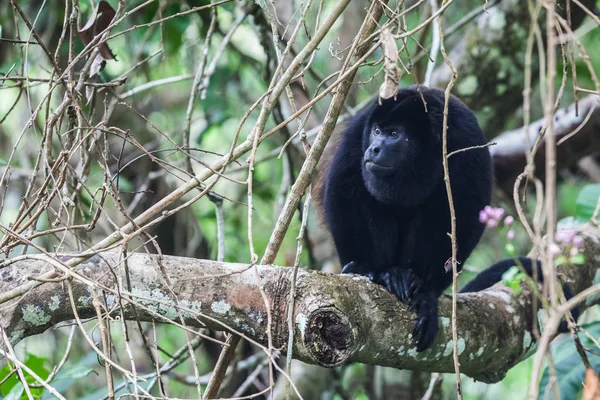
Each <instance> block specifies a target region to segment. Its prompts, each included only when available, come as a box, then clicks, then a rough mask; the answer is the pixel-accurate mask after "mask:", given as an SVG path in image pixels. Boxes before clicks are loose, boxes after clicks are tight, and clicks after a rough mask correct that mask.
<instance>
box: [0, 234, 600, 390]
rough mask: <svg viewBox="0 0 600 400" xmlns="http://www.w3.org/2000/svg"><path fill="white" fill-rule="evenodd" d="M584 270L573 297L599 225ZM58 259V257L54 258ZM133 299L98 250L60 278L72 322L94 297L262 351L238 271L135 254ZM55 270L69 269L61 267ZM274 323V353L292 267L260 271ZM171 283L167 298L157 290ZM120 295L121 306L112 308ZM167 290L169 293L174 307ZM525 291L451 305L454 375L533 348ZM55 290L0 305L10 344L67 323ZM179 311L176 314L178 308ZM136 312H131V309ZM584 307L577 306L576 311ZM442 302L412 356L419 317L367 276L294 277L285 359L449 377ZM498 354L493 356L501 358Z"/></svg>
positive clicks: (13, 267) (16, 265)
mask: <svg viewBox="0 0 600 400" xmlns="http://www.w3.org/2000/svg"><path fill="white" fill-rule="evenodd" d="M581 234H582V235H583V236H584V237H586V246H585V254H586V256H587V257H586V258H587V260H589V262H588V263H587V264H586V265H583V266H576V268H575V267H572V266H566V267H565V268H564V269H563V270H562V271H561V272H562V273H564V275H565V277H566V279H567V280H568V281H569V284H570V285H571V287H572V289H573V290H574V291H575V292H580V291H581V290H583V289H585V288H588V287H590V286H591V285H592V284H594V283H598V282H595V281H594V276H595V274H596V271H599V270H600V260H599V259H598V258H597V257H594V256H593V254H599V253H600V240H599V238H600V228H599V227H597V226H592V225H589V226H586V227H585V228H584V229H583V230H582V232H581ZM63 261H64V260H63ZM59 263H60V262H59V261H57V260H56V259H49V258H48V257H47V256H43V255H35V256H33V255H25V256H21V257H17V258H14V259H12V260H10V261H5V265H4V266H2V265H0V267H2V268H1V271H0V292H6V291H9V290H14V289H16V288H18V287H20V286H22V285H24V284H26V283H27V282H28V280H29V279H32V277H35V276H41V275H43V274H44V273H47V272H48V271H50V270H53V269H54V268H56V267H57V266H58V265H59ZM127 263H128V270H129V281H130V282H131V287H132V290H131V292H128V291H126V290H125V289H124V288H123V287H121V288H118V286H117V285H118V284H117V282H119V281H120V282H123V281H125V277H124V274H125V268H124V267H123V263H122V260H121V255H120V254H117V253H101V254H99V255H97V256H95V257H93V258H91V259H89V260H87V261H85V262H84V263H82V264H80V265H79V266H78V267H76V268H75V269H73V270H70V271H69V273H68V275H69V277H68V278H67V277H66V276H65V278H67V279H71V280H72V281H71V283H70V284H71V285H72V290H73V294H74V295H73V297H74V303H75V305H76V306H77V311H78V315H79V317H80V318H94V317H96V315H97V313H96V310H95V309H94V306H93V304H92V300H93V290H94V288H95V289H96V290H98V294H99V299H100V300H101V301H102V303H103V307H105V309H107V310H110V312H111V313H112V314H114V315H115V316H116V315H120V314H121V312H120V310H118V307H119V306H120V305H121V304H122V305H123V307H124V308H125V309H124V310H123V315H124V318H126V319H134V318H135V317H136V315H137V317H139V318H140V319H141V320H143V321H153V320H154V321H158V322H171V323H178V322H179V321H178V315H179V313H178V312H177V308H176V307H179V308H180V311H181V315H183V317H184V318H185V323H186V326H187V328H184V329H193V328H200V327H206V328H211V329H215V330H228V331H234V332H237V333H238V334H240V335H242V336H243V337H245V338H246V339H248V340H251V341H253V342H254V343H255V344H258V345H259V346H262V347H264V346H265V344H266V343H267V332H266V330H267V321H266V319H267V318H266V315H267V313H266V310H265V302H264V301H263V299H262V297H261V294H260V291H259V287H258V284H257V283H258V282H257V279H256V276H255V274H254V272H253V270H252V269H250V268H249V266H247V265H243V264H233V263H220V262H216V261H209V260H197V259H190V258H179V257H168V256H165V257H164V261H163V262H162V264H161V265H160V266H159V264H158V256H156V255H149V254H132V255H131V256H130V257H129V259H128V260H127ZM58 269H59V270H60V271H61V272H63V273H64V271H66V270H65V269H63V268H62V267H59V268H58ZM258 270H259V272H260V277H261V280H262V283H263V287H264V290H265V292H266V294H267V296H268V297H269V299H270V304H271V307H272V309H271V313H272V316H273V332H272V337H273V345H274V346H275V348H279V349H282V351H284V350H285V348H286V346H285V345H286V341H287V338H288V333H287V322H286V321H287V319H286V311H287V307H286V306H287V298H288V292H289V290H290V278H291V273H292V269H291V268H284V267H277V266H272V265H265V266H258ZM162 271H164V273H166V274H168V277H169V280H170V282H171V285H172V291H171V290H169V289H168V288H167V286H166V283H165V280H164V279H163V275H162V274H163V272H162ZM119 292H120V295H121V301H120V302H119V301H118V294H119ZM171 293H177V296H178V299H176V300H174V299H173V298H172V295H171ZM531 301H532V297H531V293H530V291H529V290H528V289H527V288H526V287H525V286H524V287H523V290H522V291H521V293H520V294H519V295H518V296H517V295H515V294H514V293H512V292H511V291H510V290H509V289H507V288H506V287H504V286H502V285H496V286H494V287H493V288H491V289H489V290H487V291H485V292H481V293H470V294H461V295H459V296H458V313H457V317H458V327H459V339H458V350H459V353H460V363H461V372H462V373H464V374H466V375H468V376H471V377H473V378H475V379H478V380H481V381H484V382H496V381H499V380H501V379H502V378H503V377H504V375H505V373H506V372H507V371H508V370H509V369H510V368H511V367H512V366H514V365H515V364H517V363H518V362H519V361H521V360H522V359H523V357H524V355H525V353H526V352H527V351H528V350H529V348H530V347H531V346H532V345H533V338H532V335H531V333H530V326H529V325H530V323H529V321H531V318H530V312H531ZM69 304H70V299H69V295H68V291H67V289H66V287H65V284H64V282H62V283H61V282H56V281H55V282H47V283H44V284H42V285H40V286H38V287H37V288H35V289H33V290H31V291H29V292H27V293H25V294H24V295H22V296H21V297H20V298H15V299H12V300H9V301H7V302H5V303H4V304H3V305H2V307H1V308H0V324H1V326H2V328H3V329H4V330H5V331H6V332H7V335H8V336H9V337H10V339H11V341H12V342H13V343H16V342H18V341H20V340H21V339H23V338H24V337H27V336H31V335H34V334H38V333H41V332H44V331H45V330H46V329H48V328H50V327H52V326H55V325H57V324H59V323H60V322H63V321H67V320H70V319H73V318H74V317H75V316H74V315H73V311H72V309H71V307H70V306H69ZM177 304H178V305H177ZM134 306H135V308H136V313H135V314H136V315H134V310H133V307H134ZM586 306H587V307H589V306H590V304H586V305H585V306H584V305H582V307H586ZM450 316H451V303H450V298H449V297H447V296H444V297H443V298H442V299H441V301H440V333H439V335H438V337H437V338H436V341H435V343H434V344H433V346H432V347H431V348H430V349H428V350H427V351H425V352H423V353H417V352H416V348H415V345H414V343H413V342H412V338H411V335H410V332H411V330H412V328H413V325H414V323H415V320H416V316H415V314H414V313H413V312H411V311H409V310H408V309H407V307H406V305H404V304H402V303H400V302H398V301H397V300H396V299H395V298H393V297H392V296H391V295H390V294H389V293H388V292H387V291H386V290H385V289H384V288H383V287H381V286H378V285H375V284H373V283H371V282H370V281H369V280H368V279H366V278H359V277H355V276H345V275H332V274H325V273H321V272H317V271H311V270H306V269H303V270H300V271H299V272H298V277H297V298H296V311H295V315H294V321H295V322H296V329H298V334H297V335H295V343H294V358H297V359H300V360H302V361H305V362H307V363H311V364H317V365H321V366H326V367H333V366H336V365H340V364H342V363H345V362H350V361H355V362H361V363H366V364H377V365H382V366H390V367H395V368H402V369H413V370H420V371H436V372H451V371H453V368H454V366H453V361H452V339H451V338H452V333H451V329H450ZM500 350H501V351H500Z"/></svg>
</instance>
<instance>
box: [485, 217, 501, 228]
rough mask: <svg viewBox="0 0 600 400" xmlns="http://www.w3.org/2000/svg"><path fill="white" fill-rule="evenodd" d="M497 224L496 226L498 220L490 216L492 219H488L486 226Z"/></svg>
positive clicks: (490, 226)
mask: <svg viewBox="0 0 600 400" xmlns="http://www.w3.org/2000/svg"><path fill="white" fill-rule="evenodd" d="M497 226H498V220H496V219H493V218H492V219H490V220H489V221H488V222H487V227H488V228H495V227H497Z"/></svg>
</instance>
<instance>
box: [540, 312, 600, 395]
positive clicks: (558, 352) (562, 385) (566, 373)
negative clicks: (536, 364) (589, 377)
mask: <svg viewBox="0 0 600 400" xmlns="http://www.w3.org/2000/svg"><path fill="white" fill-rule="evenodd" d="M584 328H585V329H586V330H587V331H588V332H589V334H590V336H592V337H599V336H600V322H594V323H592V324H588V325H586V326H584ZM579 339H580V340H581V341H582V344H583V346H584V347H594V344H593V343H591V340H590V339H589V338H587V337H586V336H585V335H584V334H579ZM552 354H553V357H554V364H555V366H556V377H557V383H558V387H559V390H560V398H561V399H562V400H576V399H578V398H579V396H580V394H581V390H582V387H583V386H582V383H583V380H584V378H585V366H584V365H583V363H582V362H581V357H580V356H579V354H578V353H577V350H576V349H575V345H574V344H573V340H572V339H571V338H570V337H567V338H565V339H564V340H562V341H559V342H558V343H556V344H555V345H553V346H552ZM587 356H588V359H589V360H590V364H591V366H592V368H593V369H594V371H598V370H599V369H600V356H598V355H595V354H592V353H587ZM549 382H550V373H549V371H548V368H546V369H545V370H544V373H543V375H542V379H541V380H540V386H539V388H540V391H539V392H540V395H539V397H538V398H539V399H543V398H544V394H545V393H546V390H547V386H548V383H549ZM548 389H549V388H548Z"/></svg>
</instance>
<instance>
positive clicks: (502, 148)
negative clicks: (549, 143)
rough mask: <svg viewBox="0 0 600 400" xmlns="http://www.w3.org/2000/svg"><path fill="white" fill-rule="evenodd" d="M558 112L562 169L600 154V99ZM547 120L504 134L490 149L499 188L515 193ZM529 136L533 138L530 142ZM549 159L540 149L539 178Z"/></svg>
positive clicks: (556, 127) (556, 131) (556, 123)
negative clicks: (531, 148) (517, 179)
mask: <svg viewBox="0 0 600 400" xmlns="http://www.w3.org/2000/svg"><path fill="white" fill-rule="evenodd" d="M578 108H579V110H578V111H579V112H578V113H577V114H576V110H575V104H571V105H569V106H568V107H565V108H562V109H560V110H558V111H557V112H556V113H555V115H554V129H553V133H554V135H555V136H556V142H557V145H558V146H557V149H556V150H557V163H558V167H566V166H570V165H572V164H574V163H576V162H577V161H579V160H580V159H581V158H583V157H585V156H586V155H589V154H591V153H593V152H596V151H600V135H598V132H600V96H598V95H594V94H593V95H589V96H587V97H585V98H583V99H581V100H579V103H578ZM544 121H545V119H544V118H541V119H539V120H537V121H535V122H533V123H532V124H531V125H530V126H529V129H528V130H526V128H525V127H521V128H518V129H515V130H512V131H507V132H504V133H502V134H501V135H500V136H497V137H496V138H494V141H495V142H496V145H495V146H490V152H491V153H492V157H493V158H494V172H495V176H496V182H497V184H498V185H499V186H500V187H502V188H503V189H504V190H506V191H507V192H508V193H510V192H512V188H513V184H514V182H515V179H516V178H517V176H518V175H519V174H520V173H521V172H523V168H525V165H526V163H527V160H526V154H527V152H528V151H529V150H530V149H529V148H528V147H527V143H530V145H533V144H534V143H535V142H536V138H537V137H538V136H539V134H540V132H541V131H542V129H545V127H544ZM527 136H529V137H528V138H527ZM545 159H546V152H545V146H543V145H541V146H539V149H538V150H537V152H536V153H535V166H536V169H535V170H536V174H537V176H543V173H544V163H545Z"/></svg>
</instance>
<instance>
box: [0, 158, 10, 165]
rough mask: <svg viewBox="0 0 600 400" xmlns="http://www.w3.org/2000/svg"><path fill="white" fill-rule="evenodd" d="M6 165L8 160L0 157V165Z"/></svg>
mask: <svg viewBox="0 0 600 400" xmlns="http://www.w3.org/2000/svg"><path fill="white" fill-rule="evenodd" d="M6 165H8V162H7V161H6V160H3V159H1V158H0V167H4V166H6Z"/></svg>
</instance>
